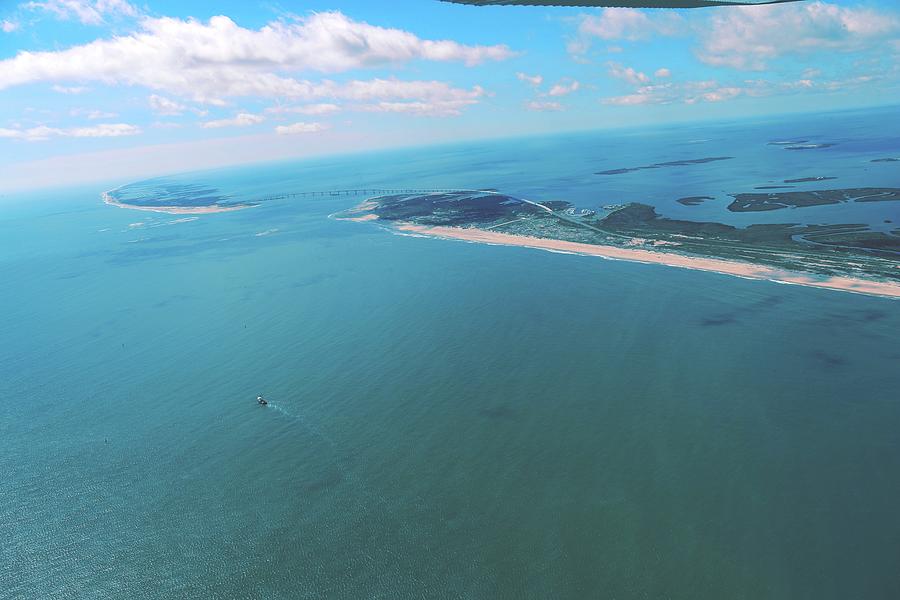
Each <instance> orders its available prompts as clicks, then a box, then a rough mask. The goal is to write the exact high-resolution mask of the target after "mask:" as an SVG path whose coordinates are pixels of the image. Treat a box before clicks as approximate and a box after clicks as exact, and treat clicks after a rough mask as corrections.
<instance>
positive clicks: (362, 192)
mask: <svg viewBox="0 0 900 600" xmlns="http://www.w3.org/2000/svg"><path fill="white" fill-rule="evenodd" d="M491 191H493V190H466V189H459V188H445V189H427V190H426V189H416V188H396V189H387V188H369V189H358V190H320V191H309V192H286V193H283V194H272V195H271V196H263V197H262V198H255V199H254V200H256V201H259V202H265V201H268V200H286V199H290V198H313V197H323V196H387V195H390V194H447V193H453V192H491Z"/></svg>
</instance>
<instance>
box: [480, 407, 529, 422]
mask: <svg viewBox="0 0 900 600" xmlns="http://www.w3.org/2000/svg"><path fill="white" fill-rule="evenodd" d="M478 414H479V415H481V416H482V417H487V418H488V419H497V420H514V419H516V418H517V417H518V415H519V413H518V412H516V410H515V409H514V408H512V407H511V406H509V405H508V404H498V405H497V406H486V407H482V408H481V409H479V411H478Z"/></svg>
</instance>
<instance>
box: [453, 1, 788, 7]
mask: <svg viewBox="0 0 900 600" xmlns="http://www.w3.org/2000/svg"><path fill="white" fill-rule="evenodd" d="M443 1H444V2H453V3H455V4H472V5H475V6H511V5H519V6H606V7H614V8H703V7H705V6H756V5H761V4H781V3H783V2H800V1H801V0H763V1H761V2H753V1H752V0H748V1H740V0H738V1H734V2H732V1H731V0H443Z"/></svg>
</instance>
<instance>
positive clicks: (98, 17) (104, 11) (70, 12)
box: [23, 0, 138, 25]
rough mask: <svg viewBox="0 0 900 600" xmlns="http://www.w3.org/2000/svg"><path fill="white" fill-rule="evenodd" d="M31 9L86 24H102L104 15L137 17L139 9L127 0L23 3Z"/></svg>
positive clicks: (67, 0)
mask: <svg viewBox="0 0 900 600" xmlns="http://www.w3.org/2000/svg"><path fill="white" fill-rule="evenodd" d="M23 6H24V7H25V8H28V9H30V10H42V11H44V12H49V13H52V14H53V15H55V16H56V17H57V18H58V19H64V20H68V19H77V20H78V21H80V22H81V23H83V24H85V25H100V24H102V23H103V22H104V15H107V16H125V17H136V16H137V15H138V11H137V9H135V8H134V7H133V6H132V5H131V4H129V3H128V2H125V0H94V1H93V2H91V0H45V1H44V2H27V3H25V4H24V5H23Z"/></svg>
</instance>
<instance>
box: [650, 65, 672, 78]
mask: <svg viewBox="0 0 900 600" xmlns="http://www.w3.org/2000/svg"><path fill="white" fill-rule="evenodd" d="M671 75H672V71H670V70H669V69H666V68H665V67H663V68H661V69H657V70H656V72H655V73H653V76H654V77H658V78H663V77H670V76H671Z"/></svg>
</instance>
